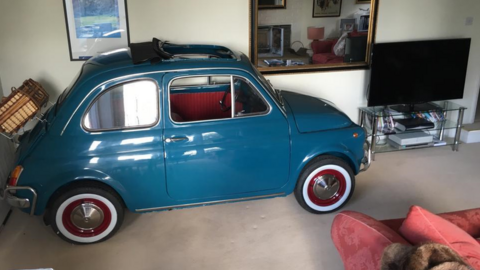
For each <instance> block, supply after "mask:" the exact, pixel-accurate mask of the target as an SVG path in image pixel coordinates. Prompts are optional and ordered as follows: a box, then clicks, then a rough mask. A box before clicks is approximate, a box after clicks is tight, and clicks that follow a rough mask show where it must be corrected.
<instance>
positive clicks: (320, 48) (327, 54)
mask: <svg viewBox="0 0 480 270" xmlns="http://www.w3.org/2000/svg"><path fill="white" fill-rule="evenodd" d="M337 41H338V39H329V40H314V41H312V45H311V46H312V50H313V56H312V63H314V64H331V63H342V62H343V56H336V55H335V53H334V52H333V47H334V46H335V44H337Z"/></svg>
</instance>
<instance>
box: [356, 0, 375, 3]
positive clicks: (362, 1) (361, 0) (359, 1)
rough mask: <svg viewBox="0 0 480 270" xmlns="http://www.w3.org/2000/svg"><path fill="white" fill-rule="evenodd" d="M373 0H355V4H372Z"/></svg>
mask: <svg viewBox="0 0 480 270" xmlns="http://www.w3.org/2000/svg"><path fill="white" fill-rule="evenodd" d="M371 2H372V0H355V4H370V3H371Z"/></svg>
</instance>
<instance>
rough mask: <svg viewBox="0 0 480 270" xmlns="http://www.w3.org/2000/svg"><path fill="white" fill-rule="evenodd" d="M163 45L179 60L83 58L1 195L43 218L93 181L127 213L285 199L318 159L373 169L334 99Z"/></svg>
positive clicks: (202, 50)
mask: <svg viewBox="0 0 480 270" xmlns="http://www.w3.org/2000/svg"><path fill="white" fill-rule="evenodd" d="M154 46H155V45H154ZM161 48H162V47H161ZM163 49H164V50H165V51H167V52H169V53H170V54H171V55H173V57H172V58H170V59H162V60H161V61H153V60H152V59H147V60H146V61H143V62H141V63H137V64H134V63H133V62H134V61H132V53H133V52H131V51H130V50H128V49H125V50H117V51H114V52H109V53H104V54H101V55H99V56H97V57H94V58H92V59H90V60H88V61H87V62H86V63H85V64H84V65H83V67H82V70H81V72H80V73H79V74H78V76H77V77H76V79H74V80H73V82H72V84H71V85H70V86H69V87H67V89H66V90H65V91H64V93H63V94H62V95H61V96H60V97H59V100H58V101H57V103H56V104H55V105H54V106H52V107H51V108H50V109H49V110H48V111H47V112H46V113H45V114H44V115H43V117H42V119H41V121H39V122H38V123H37V124H36V126H35V127H34V128H33V129H32V130H31V131H29V132H27V133H26V134H25V135H23V136H22V137H21V138H19V141H20V144H19V147H18V149H17V153H16V165H17V167H16V168H17V169H16V170H17V171H16V172H15V171H14V172H13V173H12V175H11V177H10V179H9V184H8V185H7V186H6V189H5V191H4V193H5V197H6V198H7V200H8V201H9V202H10V204H11V205H13V206H16V207H20V208H22V209H23V210H24V211H25V212H29V213H31V214H34V215H42V214H44V213H45V212H47V213H46V214H45V216H48V212H49V211H50V210H51V209H52V207H54V206H55V200H56V199H58V198H59V197H61V196H62V195H63V194H65V193H66V192H67V191H68V190H71V189H73V187H75V188H79V187H82V186H83V185H88V186H91V185H94V186H95V187H99V188H101V189H104V190H108V191H109V192H110V193H112V194H114V195H115V196H116V198H118V200H119V201H120V202H121V204H122V205H123V206H125V207H126V208H127V209H128V210H130V211H132V212H149V211H157V210H168V209H174V208H182V207H191V206H199V205H205V204H212V203H222V202H233V201H241V200H248V199H259V198H270V197H276V196H286V195H288V194H290V193H292V192H293V191H294V189H295V188H296V186H297V185H298V184H297V182H298V181H299V177H300V176H301V174H302V172H304V171H305V170H306V168H307V166H308V165H309V164H311V163H312V162H313V161H315V160H316V159H318V158H319V157H325V156H328V157H331V158H333V159H334V160H338V161H339V162H343V163H342V164H346V165H344V167H349V168H348V169H347V170H348V171H349V172H350V174H351V175H352V177H353V175H356V174H358V173H359V172H360V171H362V170H365V169H366V168H367V167H368V165H369V160H368V156H367V155H366V152H365V150H364V144H365V132H364V130H363V128H361V127H359V126H358V125H356V124H354V123H353V122H352V121H351V120H350V119H349V118H348V117H347V116H346V115H345V114H344V113H342V112H341V111H340V110H338V109H337V108H336V107H335V106H334V105H333V104H332V103H330V102H328V101H325V100H322V99H318V98H314V97H310V96H306V95H301V94H298V93H293V92H288V91H279V90H275V89H273V88H272V87H271V85H270V84H269V82H268V81H266V80H265V79H264V78H263V76H262V75H261V74H260V73H259V72H258V71H257V70H256V69H255V68H254V67H253V66H252V64H251V63H250V61H249V59H248V57H246V56H245V55H243V54H241V53H238V52H233V51H231V50H229V49H227V48H225V47H219V46H208V45H186V46H182V45H163ZM190 56H193V57H190ZM205 79H206V80H205ZM195 81H201V82H200V83H198V82H197V83H195ZM192 85H193V86H192ZM199 85H201V86H199ZM111 89H114V90H111ZM119 89H120V90H119ZM245 89H247V90H245ZM199 91H200V92H199ZM177 92H178V93H177ZM202 100H207V101H205V102H204V103H201V102H203V101H202ZM199 104H200V105H199ZM201 104H204V105H201ZM231 104H234V106H233V108H231V107H232V105H231ZM132 106H133V107H134V108H135V109H132V113H129V112H128V111H127V110H129V109H128V108H133V107H132ZM174 106H176V107H180V111H182V110H183V111H182V112H179V111H176V112H173V108H174ZM202 106H203V108H202V109H198V108H199V107H202ZM210 107H212V108H210ZM228 107H230V109H228ZM118 108H120V109H118ZM217 108H220V110H217ZM176 110H178V108H177V109H176ZM195 110H197V111H195ZM213 111H214V112H213ZM118 112H121V113H120V114H119V113H118ZM177 112H178V113H177ZM122 113H123V115H122ZM179 114H181V115H182V116H180V115H179ZM200 114H204V115H206V116H199V115H200ZM99 115H100V116H99ZM187 115H190V116H188V117H187ZM102 117H103V118H102ZM202 117H203V118H202ZM117 118H120V119H117ZM183 118H188V119H189V120H184V119H183ZM132 119H133V120H132ZM139 119H140V120H139ZM142 119H145V120H142ZM115 122H118V123H120V124H118V125H119V126H118V125H117V124H115ZM127 122H131V123H135V124H132V126H131V127H130V126H129V127H127ZM362 164H363V165H362ZM347 177H348V175H347ZM352 181H353V179H352ZM348 188H349V189H348V190H347V193H346V195H345V196H346V197H350V195H351V194H350V193H351V192H353V185H352V186H351V190H350V187H348ZM325 189H326V190H327V189H328V188H325ZM340 189H341V188H340ZM344 191H345V190H344ZM299 192H300V193H301V191H299ZM338 192H339V191H337V193H338ZM349 192H350V193H349ZM300 193H299V194H300ZM299 196H301V194H300V195H299ZM297 199H298V198H297ZM342 200H344V201H342V203H341V204H338V205H335V207H332V208H328V209H323V208H321V209H320V211H318V212H329V211H332V210H336V209H337V208H338V207H340V206H341V205H343V204H344V202H346V200H348V198H343V199H342ZM92 205H93V204H89V205H87V206H92ZM82 207H84V208H85V205H83V204H82ZM60 208H61V207H60ZM67 208H68V207H67ZM92 209H93V208H92ZM95 209H97V210H98V211H100V210H101V209H100V210H99V209H98V208H95ZM95 209H94V210H95ZM307 210H308V209H307ZM313 210H314V209H313ZM79 211H80V210H79ZM84 211H85V210H84ZM71 215H72V216H73V214H71ZM59 217H60V216H57V220H56V221H57V222H58V221H59V220H58V218H59ZM102 218H104V217H102ZM46 219H47V221H48V222H50V223H51V222H55V218H52V220H50V221H49V220H48V218H46ZM62 234H63V232H62ZM67 238H68V237H67ZM66 240H70V241H72V242H75V243H91V242H96V240H98V239H96V238H95V241H85V242H83V241H78V239H72V238H68V239H66Z"/></svg>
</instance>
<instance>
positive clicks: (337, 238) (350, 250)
mask: <svg viewBox="0 0 480 270" xmlns="http://www.w3.org/2000/svg"><path fill="white" fill-rule="evenodd" d="M438 216H440V217H442V218H444V219H446V220H447V221H449V222H451V223H453V224H454V225H456V226H457V227H459V228H460V229H462V230H463V231H465V232H466V233H468V234H469V235H471V236H472V237H473V238H479V237H480V208H477V209H471V210H464V211H458V212H451V213H445V214H439V215H438ZM403 221H404V219H391V220H380V221H378V220H376V219H374V218H372V217H370V216H367V215H365V214H361V213H358V212H353V211H344V212H341V213H340V214H338V215H337V216H336V217H335V219H334V221H333V224H332V231H331V235H332V240H333V242H334V244H335V247H336V248H337V250H338V252H339V253H340V257H341V258H342V261H343V263H344V266H345V269H346V270H354V269H355V270H363V269H365V270H366V269H369V270H370V269H374V270H378V269H380V260H381V258H382V254H383V250H384V249H385V248H386V247H387V246H389V245H391V244H393V243H402V244H406V245H409V244H410V243H409V242H408V241H407V240H406V239H405V238H403V237H402V236H401V235H400V233H399V229H400V226H401V225H402V223H403ZM477 241H478V239H477ZM479 242H480V241H479Z"/></svg>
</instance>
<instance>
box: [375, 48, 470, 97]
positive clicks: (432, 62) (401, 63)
mask: <svg viewBox="0 0 480 270" xmlns="http://www.w3.org/2000/svg"><path fill="white" fill-rule="evenodd" d="M469 51H470V39H448V40H430V41H413V42H396V43H377V44H374V46H373V56H372V62H371V76H370V88H369V92H368V106H381V105H382V106H383V105H393V104H409V105H410V104H421V103H425V102H429V101H438V100H448V99H459V98H463V89H464V87H465V76H466V73H467V64H468V55H469Z"/></svg>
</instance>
